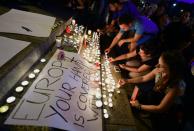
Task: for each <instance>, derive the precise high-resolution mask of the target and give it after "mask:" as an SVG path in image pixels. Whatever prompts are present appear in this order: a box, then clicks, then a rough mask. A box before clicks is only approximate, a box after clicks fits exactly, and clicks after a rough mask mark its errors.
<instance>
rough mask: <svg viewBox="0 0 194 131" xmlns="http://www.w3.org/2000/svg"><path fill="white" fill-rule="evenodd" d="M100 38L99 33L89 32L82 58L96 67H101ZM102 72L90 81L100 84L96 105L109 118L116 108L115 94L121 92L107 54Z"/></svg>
mask: <svg viewBox="0 0 194 131" xmlns="http://www.w3.org/2000/svg"><path fill="white" fill-rule="evenodd" d="M99 37H100V36H99V34H98V33H97V32H92V31H91V30H88V32H87V37H86V38H87V42H88V44H87V47H86V48H85V49H84V50H83V52H82V56H83V57H84V58H85V59H86V60H87V61H88V62H90V63H92V64H94V65H96V66H97V65H98V66H99V65H100V49H99V47H100V46H99V43H100V40H99ZM101 72H102V73H101V74H100V70H97V71H96V72H95V73H93V74H92V75H91V77H90V79H91V81H98V82H99V85H100V86H99V87H98V88H96V91H95V97H96V101H95V104H96V106H97V107H98V108H101V107H103V116H104V118H109V116H110V110H111V109H112V108H113V106H114V94H115V92H117V93H120V90H119V85H118V84H116V82H115V80H114V78H113V75H112V72H111V66H110V62H109V60H108V56H107V54H105V58H104V62H103V63H102V64H101ZM100 87H101V88H100Z"/></svg>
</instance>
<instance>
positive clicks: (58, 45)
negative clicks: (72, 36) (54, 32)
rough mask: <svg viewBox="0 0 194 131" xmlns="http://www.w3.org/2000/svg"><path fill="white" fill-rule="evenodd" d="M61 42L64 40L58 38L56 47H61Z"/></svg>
mask: <svg viewBox="0 0 194 131" xmlns="http://www.w3.org/2000/svg"><path fill="white" fill-rule="evenodd" d="M61 41H62V38H60V37H58V38H56V46H57V47H61Z"/></svg>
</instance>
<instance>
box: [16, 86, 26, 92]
mask: <svg viewBox="0 0 194 131" xmlns="http://www.w3.org/2000/svg"><path fill="white" fill-rule="evenodd" d="M23 90H24V87H22V86H18V87H16V88H15V91H16V92H17V93H19V92H22V91H23Z"/></svg>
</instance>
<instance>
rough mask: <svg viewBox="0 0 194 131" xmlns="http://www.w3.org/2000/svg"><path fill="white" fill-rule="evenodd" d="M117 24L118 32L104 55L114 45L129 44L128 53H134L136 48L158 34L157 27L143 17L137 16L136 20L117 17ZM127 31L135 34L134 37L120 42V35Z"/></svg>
mask: <svg viewBox="0 0 194 131" xmlns="http://www.w3.org/2000/svg"><path fill="white" fill-rule="evenodd" d="M118 22H119V27H120V31H119V32H118V34H117V35H116V36H115V37H114V39H113V41H112V43H111V45H110V46H109V47H108V48H107V49H106V50H105V52H106V53H109V52H110V51H111V49H112V48H113V47H114V46H115V45H116V44H118V46H122V45H123V44H124V43H130V46H129V48H130V52H131V51H134V50H135V49H136V46H139V45H141V44H143V43H144V42H146V41H147V40H149V39H150V38H152V37H153V36H155V35H157V33H158V27H157V25H156V24H155V23H154V22H152V21H151V20H150V19H148V18H147V17H145V16H139V17H138V18H137V19H134V18H132V17H131V16H130V15H123V16H121V17H119V21H118ZM129 30H133V31H134V32H135V33H134V36H133V37H132V38H128V39H122V40H120V39H121V38H122V35H123V34H124V33H125V32H126V31H129Z"/></svg>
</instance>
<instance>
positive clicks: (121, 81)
mask: <svg viewBox="0 0 194 131" xmlns="http://www.w3.org/2000/svg"><path fill="white" fill-rule="evenodd" d="M126 83H127V81H126V80H125V79H120V80H119V85H120V87H121V86H123V85H125V84H126Z"/></svg>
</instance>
